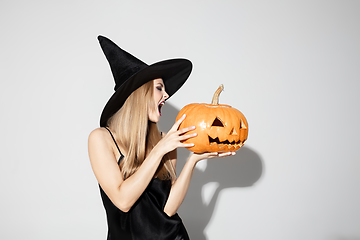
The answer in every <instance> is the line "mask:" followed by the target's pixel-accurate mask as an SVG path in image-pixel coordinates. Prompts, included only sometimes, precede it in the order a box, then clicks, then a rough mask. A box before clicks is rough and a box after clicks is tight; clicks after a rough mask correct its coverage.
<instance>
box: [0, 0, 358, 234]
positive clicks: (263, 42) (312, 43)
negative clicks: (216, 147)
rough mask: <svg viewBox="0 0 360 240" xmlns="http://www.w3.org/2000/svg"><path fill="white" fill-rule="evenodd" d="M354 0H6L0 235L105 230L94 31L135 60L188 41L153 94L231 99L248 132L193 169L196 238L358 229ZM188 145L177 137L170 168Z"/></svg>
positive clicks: (102, 62)
mask: <svg viewBox="0 0 360 240" xmlns="http://www.w3.org/2000/svg"><path fill="white" fill-rule="evenodd" d="M359 11H360V2H359V1H226V0H222V1H200V0H197V1H188V0H182V1H165V0H164V1H127V2H125V1H76V0H73V1H16V0H15V1H2V2H1V3H0V29H1V38H0V66H1V70H0V81H1V82H0V91H1V92H0V98H1V103H0V104H1V105H0V112H1V118H0V124H1V134H0V141H1V152H0V156H1V162H0V189H1V198H0V229H1V230H0V239H19V240H20V239H21V240H22V239H34V240H42V239H46V240H47V239H52V240H56V239H59V240H64V239H106V228H107V226H106V219H105V212H104V210H103V207H102V203H101V199H100V196H99V190H98V186H97V182H96V179H95V177H94V176H93V173H92V170H91V167H90V164H89V160H88V155H87V137H88V134H89V133H90V131H91V130H92V129H94V128H96V127H98V123H99V116H100V113H101V111H102V108H103V106H104V105H105V103H106V101H107V100H108V98H109V97H110V95H111V94H112V92H113V87H114V83H113V79H112V75H111V72H110V68H109V66H108V63H107V61H106V59H105V57H104V55H103V53H102V51H101V49H100V46H99V44H98V42H97V39H96V37H97V35H99V34H102V35H105V36H107V37H109V38H111V39H112V40H113V41H115V42H116V43H118V45H119V46H121V47H122V48H123V49H125V50H127V51H129V52H131V53H132V54H133V55H135V56H137V57H138V58H140V59H141V60H143V61H145V62H146V63H148V64H150V63H154V62H156V61H160V60H163V59H169V58H175V57H184V58H188V59H190V60H191V61H192V62H193V64H194V69H193V73H192V75H191V76H190V78H189V80H188V81H187V83H186V84H185V85H184V87H183V88H182V89H180V91H179V92H178V93H177V94H175V95H174V96H173V97H172V98H171V99H170V100H169V101H168V103H167V106H166V107H165V108H164V111H163V112H164V117H163V119H162V121H161V123H160V127H161V129H162V130H163V131H167V130H168V129H169V127H170V126H171V125H172V123H173V122H174V119H175V117H176V115H177V112H178V111H179V110H180V109H181V108H182V107H183V106H184V105H186V104H188V103H192V102H210V101H211V98H212V94H213V92H214V91H215V89H216V88H217V87H218V85H219V84H221V83H223V84H224V85H225V91H224V92H223V93H222V94H221V96H220V102H221V103H226V104H230V105H232V106H233V107H236V108H237V109H239V110H240V111H242V112H243V113H244V114H245V116H246V117H247V119H248V122H249V125H250V132H249V139H248V141H247V142H246V146H245V147H243V148H242V149H240V150H239V151H238V152H237V155H236V156H234V157H231V158H228V159H221V160H214V159H212V160H211V161H210V160H209V161H204V162H203V163H202V164H200V165H199V167H198V168H197V169H196V171H195V173H194V178H193V182H192V185H191V188H190V189H189V192H188V195H187V197H186V199H185V201H184V203H183V205H182V206H181V208H180V210H179V214H180V216H181V217H182V218H183V221H184V223H185V225H186V227H187V229H188V231H189V234H190V236H191V237H192V239H200V240H205V239H207V240H217V239H246V240H260V239H281V240H288V239H292V240H304V239H314V240H319V239H326V240H359V239H360V207H359V203H360V174H359V173H360V163H359V158H360V154H359V143H360V140H359V139H360V138H359V135H360V127H359V122H360V110H359V109H360V106H359V103H360V97H359V89H360V82H359V80H360V79H359V78H360V14H359ZM188 154H189V152H188V151H187V150H185V149H184V150H180V151H179V158H180V159H179V166H178V167H179V169H178V171H179V170H181V166H182V165H183V164H184V161H185V159H186V157H187V156H188Z"/></svg>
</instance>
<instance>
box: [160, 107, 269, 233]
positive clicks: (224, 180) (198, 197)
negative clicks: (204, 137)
mask: <svg viewBox="0 0 360 240" xmlns="http://www.w3.org/2000/svg"><path fill="white" fill-rule="evenodd" d="M162 112H163V114H162V117H161V120H160V122H159V129H160V130H161V131H163V132H165V133H166V132H167V131H168V130H169V129H170V128H171V127H172V125H173V124H174V122H175V119H176V116H177V114H178V112H179V109H176V108H175V107H173V106H172V105H170V104H169V103H167V104H166V105H165V106H164V108H163V111H162ZM189 155H190V152H189V151H188V150H187V149H183V148H179V149H178V163H177V167H176V169H177V173H178V174H179V173H180V172H181V170H182V168H183V166H184V164H185V162H186V160H187V158H188V157H189ZM262 171H263V165H262V161H261V158H260V156H259V155H258V154H257V153H256V152H254V151H252V150H251V149H250V148H248V147H246V146H244V147H242V148H241V149H240V150H238V151H237V154H236V155H235V156H231V157H227V158H224V159H221V160H219V159H210V160H207V165H206V169H205V171H204V172H203V171H201V170H199V169H198V168H196V169H195V171H194V175H193V178H192V180H191V184H190V187H189V190H188V193H187V195H186V198H185V200H184V202H183V204H182V206H181V207H180V209H179V215H180V216H181V218H182V219H183V221H184V224H185V226H186V228H187V230H188V232H189V235H190V238H191V239H197V240H206V236H205V234H204V230H205V228H206V226H207V225H208V223H209V222H210V220H211V217H212V215H213V212H214V209H215V205H216V202H217V200H218V196H219V193H220V191H221V190H223V189H227V188H241V187H249V186H252V185H253V184H254V183H255V182H256V181H258V180H259V178H260V177H261V175H262ZM214 182H215V183H216V185H217V188H216V189H215V191H214V193H213V195H212V197H211V200H210V201H209V202H208V203H204V202H203V198H202V189H203V187H204V186H205V185H206V184H207V183H214Z"/></svg>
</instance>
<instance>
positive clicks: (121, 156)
mask: <svg viewBox="0 0 360 240" xmlns="http://www.w3.org/2000/svg"><path fill="white" fill-rule="evenodd" d="M105 128H106V130H108V132H109V133H110V136H111V138H112V139H113V141H114V143H115V146H116V148H117V149H118V151H119V153H120V159H119V161H118V162H120V160H121V158H123V157H124V155H123V154H122V153H121V151H120V148H119V146H118V145H117V143H116V141H115V138H114V135H113V134H112V133H111V131H110V129H109V128H108V127H105Z"/></svg>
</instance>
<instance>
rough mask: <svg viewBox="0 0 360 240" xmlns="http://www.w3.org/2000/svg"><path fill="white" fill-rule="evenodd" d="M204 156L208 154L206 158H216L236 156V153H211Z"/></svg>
mask: <svg viewBox="0 0 360 240" xmlns="http://www.w3.org/2000/svg"><path fill="white" fill-rule="evenodd" d="M206 154H208V158H216V157H228V156H233V155H235V154H236V152H224V153H218V152H212V153H206Z"/></svg>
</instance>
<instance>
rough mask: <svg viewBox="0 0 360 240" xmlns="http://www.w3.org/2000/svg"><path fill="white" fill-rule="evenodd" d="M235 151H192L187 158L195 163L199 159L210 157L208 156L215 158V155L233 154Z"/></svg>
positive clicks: (225, 155) (226, 155)
mask: <svg viewBox="0 0 360 240" xmlns="http://www.w3.org/2000/svg"><path fill="white" fill-rule="evenodd" d="M235 154H236V153H235V152H226V153H218V152H206V153H193V154H192V155H191V156H190V157H189V160H191V161H195V163H197V162H199V161H200V160H204V159H210V158H217V157H228V156H233V155H235Z"/></svg>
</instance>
